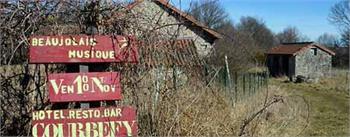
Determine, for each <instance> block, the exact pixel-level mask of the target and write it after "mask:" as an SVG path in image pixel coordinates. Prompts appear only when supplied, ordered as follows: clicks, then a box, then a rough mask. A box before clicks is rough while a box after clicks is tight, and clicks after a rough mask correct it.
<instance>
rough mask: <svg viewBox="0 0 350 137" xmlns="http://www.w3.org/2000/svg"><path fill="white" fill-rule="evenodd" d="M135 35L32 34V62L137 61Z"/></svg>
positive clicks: (30, 55)
mask: <svg viewBox="0 0 350 137" xmlns="http://www.w3.org/2000/svg"><path fill="white" fill-rule="evenodd" d="M137 59H138V52H137V49H136V41H135V39H134V38H133V37H124V36H116V37H113V36H103V35H97V36H88V35H61V36H32V37H31V38H30V46H29V62H30V63H82V62H137Z"/></svg>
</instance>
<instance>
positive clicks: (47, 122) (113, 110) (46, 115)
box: [32, 107, 137, 137]
mask: <svg viewBox="0 0 350 137" xmlns="http://www.w3.org/2000/svg"><path fill="white" fill-rule="evenodd" d="M32 135H33V136H34V137H37V136H40V137H41V136H47V137H79V136H86V137H90V136H91V137H95V136H100V137H104V136H109V137H115V136H137V121H136V111H135V109H133V108H131V107H121V108H119V107H108V108H96V109H69V110H68V109H66V110H42V111H35V112H33V113H32Z"/></svg>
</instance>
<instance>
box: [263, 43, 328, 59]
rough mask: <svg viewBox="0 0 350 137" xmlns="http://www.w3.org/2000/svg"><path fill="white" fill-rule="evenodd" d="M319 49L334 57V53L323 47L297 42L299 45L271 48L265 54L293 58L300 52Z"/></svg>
mask: <svg viewBox="0 0 350 137" xmlns="http://www.w3.org/2000/svg"><path fill="white" fill-rule="evenodd" d="M314 47H316V48H319V49H321V50H323V51H325V52H327V53H329V54H331V55H335V53H334V52H333V51H331V50H329V49H327V48H326V47H324V46H321V45H318V44H316V43H314V42H299V43H283V44H281V45H279V46H277V47H274V48H272V49H271V50H269V51H268V52H267V53H266V54H285V55H293V56H295V55H296V54H298V53H299V52H301V51H304V50H306V49H309V48H314Z"/></svg>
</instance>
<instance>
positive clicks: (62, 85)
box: [48, 72, 122, 102]
mask: <svg viewBox="0 0 350 137" xmlns="http://www.w3.org/2000/svg"><path fill="white" fill-rule="evenodd" d="M48 78H49V79H48V89H49V98H50V102H69V101H99V100H118V99H121V98H122V97H121V87H120V74H119V73H117V72H95V73H65V74H49V77H48Z"/></svg>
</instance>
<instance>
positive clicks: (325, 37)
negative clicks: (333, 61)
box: [317, 33, 339, 47]
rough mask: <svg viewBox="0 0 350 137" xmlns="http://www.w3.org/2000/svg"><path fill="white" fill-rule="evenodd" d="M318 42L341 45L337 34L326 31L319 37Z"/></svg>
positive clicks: (326, 44)
mask: <svg viewBox="0 0 350 137" xmlns="http://www.w3.org/2000/svg"><path fill="white" fill-rule="evenodd" d="M317 43H319V44H321V45H324V46H327V47H336V46H338V45H339V41H338V39H337V37H336V36H334V35H332V34H328V33H324V34H322V35H320V36H319V37H318V38H317Z"/></svg>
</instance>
